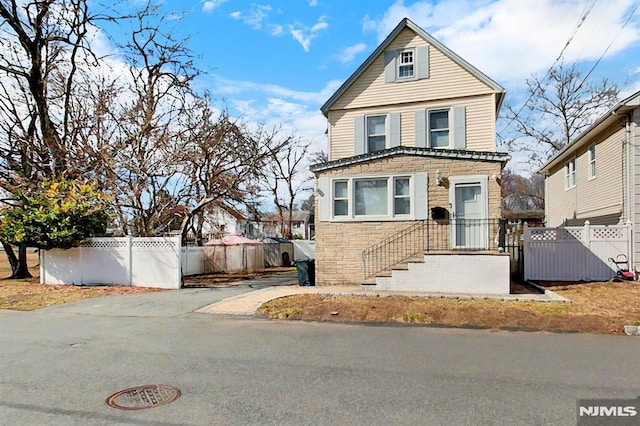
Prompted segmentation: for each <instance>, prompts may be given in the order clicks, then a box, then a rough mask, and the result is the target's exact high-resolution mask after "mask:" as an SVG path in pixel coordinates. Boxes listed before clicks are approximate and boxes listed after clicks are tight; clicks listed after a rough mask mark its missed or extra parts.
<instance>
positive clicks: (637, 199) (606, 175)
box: [540, 92, 640, 269]
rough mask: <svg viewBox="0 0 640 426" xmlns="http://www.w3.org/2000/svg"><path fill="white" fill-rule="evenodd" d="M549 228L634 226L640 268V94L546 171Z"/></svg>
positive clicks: (600, 121)
mask: <svg viewBox="0 0 640 426" xmlns="http://www.w3.org/2000/svg"><path fill="white" fill-rule="evenodd" d="M540 172H541V173H543V174H544V175H545V222H546V225H547V226H549V227H557V226H572V225H573V226H576V225H578V226H581V225H583V224H584V223H585V221H587V220H588V221H589V223H590V224H591V225H618V224H620V225H622V224H627V223H631V224H632V225H633V235H632V241H633V248H632V252H631V253H629V257H630V259H629V260H633V266H634V269H639V268H640V92H636V93H634V94H633V95H631V96H629V97H628V98H626V99H624V100H622V101H620V102H619V103H618V104H616V105H615V106H614V107H613V108H612V109H611V110H610V111H608V112H607V113H605V114H603V115H602V116H601V117H599V118H598V119H597V120H596V121H595V122H594V123H593V124H592V125H591V126H590V127H589V128H588V129H587V130H585V131H584V132H583V133H582V134H580V135H579V136H578V137H577V138H575V139H574V140H573V141H571V142H570V143H569V144H568V145H567V146H565V147H564V148H563V149H562V150H560V151H559V152H558V153H557V154H556V155H554V156H553V157H552V158H551V159H549V161H548V162H547V163H546V164H545V165H544V166H543V167H542V168H541V170H540Z"/></svg>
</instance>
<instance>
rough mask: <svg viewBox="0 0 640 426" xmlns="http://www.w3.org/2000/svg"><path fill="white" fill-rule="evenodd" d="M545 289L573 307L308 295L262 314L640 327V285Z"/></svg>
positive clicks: (611, 329)
mask: <svg viewBox="0 0 640 426" xmlns="http://www.w3.org/2000/svg"><path fill="white" fill-rule="evenodd" d="M544 284H545V286H547V287H548V288H549V289H551V290H553V291H555V292H556V293H558V294H560V295H562V296H564V297H567V298H568V299H570V300H571V301H572V303H571V304H565V303H555V302H554V303H550V302H544V303H542V302H519V301H508V302H505V301H491V300H467V301H465V300H455V299H422V298H418V297H401V296H392V297H369V296H323V295H317V294H305V295H296V296H289V297H283V298H280V299H276V300H272V301H270V302H267V303H265V304H264V305H262V307H261V308H260V312H261V313H262V314H264V315H266V316H267V317H269V318H274V319H302V320H317V321H341V322H396V323H412V324H432V325H446V326H455V327H483V328H492V329H532V330H550V331H572V332H575V331H578V332H588V333H606V334H623V333H624V329H623V327H624V326H625V325H640V283H613V282H606V283H586V284H571V285H568V284H567V283H544Z"/></svg>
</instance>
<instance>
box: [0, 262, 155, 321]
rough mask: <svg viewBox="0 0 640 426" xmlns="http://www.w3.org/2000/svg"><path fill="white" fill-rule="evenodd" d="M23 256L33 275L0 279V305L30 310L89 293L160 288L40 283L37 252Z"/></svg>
mask: <svg viewBox="0 0 640 426" xmlns="http://www.w3.org/2000/svg"><path fill="white" fill-rule="evenodd" d="M27 260H28V265H29V271H30V272H31V274H32V275H33V278H29V279H23V280H14V279H6V278H5V279H0V309H14V310H19V311H30V310H33V309H39V308H44V307H46V306H52V305H59V304H62V303H68V302H73V301H76V300H82V299H89V298H92V297H99V296H108V295H112V294H128V293H142V292H148V291H161V289H156V288H144V287H116V286H74V285H42V284H40V277H39V273H40V268H39V266H38V254H37V253H35V252H32V251H30V252H29V253H28V255H27ZM9 275H11V267H10V266H9V262H8V261H7V257H6V254H5V253H4V251H0V277H7V276H9Z"/></svg>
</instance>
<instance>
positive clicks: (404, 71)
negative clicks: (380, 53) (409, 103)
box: [398, 50, 414, 78]
mask: <svg viewBox="0 0 640 426" xmlns="http://www.w3.org/2000/svg"><path fill="white" fill-rule="evenodd" d="M413 60H414V54H413V50H405V51H402V52H400V55H398V78H413V76H414V72H413Z"/></svg>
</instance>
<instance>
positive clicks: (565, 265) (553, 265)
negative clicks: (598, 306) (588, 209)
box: [524, 222, 633, 281]
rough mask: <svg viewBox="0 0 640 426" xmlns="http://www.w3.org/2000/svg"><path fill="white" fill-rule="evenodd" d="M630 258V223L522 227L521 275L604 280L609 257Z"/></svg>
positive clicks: (612, 271) (608, 275) (609, 269)
mask: <svg viewBox="0 0 640 426" xmlns="http://www.w3.org/2000/svg"><path fill="white" fill-rule="evenodd" d="M619 254H625V255H626V256H627V257H628V259H629V265H632V264H633V263H632V260H633V259H631V225H615V226H608V225H607V226H604V225H597V226H596V225H589V223H588V222H586V223H585V226H583V227H566V228H537V227H536V228H533V227H526V226H525V230H524V278H525V280H541V281H607V280H609V279H611V277H613V276H614V275H615V269H614V265H613V264H612V263H611V262H609V260H608V259H609V258H611V257H613V258H615V257H616V256H617V255H619Z"/></svg>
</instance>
